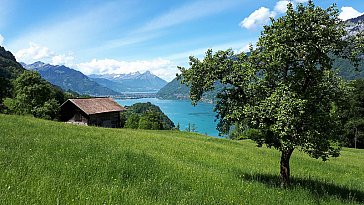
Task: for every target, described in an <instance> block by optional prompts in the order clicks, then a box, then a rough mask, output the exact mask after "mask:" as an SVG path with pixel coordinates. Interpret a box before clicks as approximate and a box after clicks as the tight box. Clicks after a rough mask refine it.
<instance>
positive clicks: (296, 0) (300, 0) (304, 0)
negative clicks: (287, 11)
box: [294, 0, 308, 3]
mask: <svg viewBox="0 0 364 205" xmlns="http://www.w3.org/2000/svg"><path fill="white" fill-rule="evenodd" d="M294 2H296V3H306V2H308V0H295V1H294Z"/></svg>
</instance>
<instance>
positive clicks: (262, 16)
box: [240, 7, 276, 29]
mask: <svg viewBox="0 0 364 205" xmlns="http://www.w3.org/2000/svg"><path fill="white" fill-rule="evenodd" d="M275 15H276V13H275V12H274V11H270V10H269V9H268V8H266V7H260V8H259V9H258V10H255V11H254V12H253V13H251V14H250V15H249V16H248V17H247V18H245V19H244V20H243V21H242V22H240V26H241V27H244V28H247V29H255V28H257V27H258V26H262V25H264V24H267V23H268V22H269V19H270V17H275Z"/></svg>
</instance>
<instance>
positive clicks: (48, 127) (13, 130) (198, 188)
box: [0, 115, 364, 205]
mask: <svg viewBox="0 0 364 205" xmlns="http://www.w3.org/2000/svg"><path fill="white" fill-rule="evenodd" d="M0 130H1V132H0V156H1V157H0V158H1V160H0V162H1V163H0V204H55V203H59V204H124V205H127V204H271V205H281V204H302V205H315V204H362V203H363V202H364V194H363V193H364V184H363V183H362V182H363V181H364V172H363V169H364V164H363V163H362V162H363V160H364V151H363V150H354V149H346V148H344V149H343V150H342V152H341V153H342V156H341V157H340V158H337V159H333V160H330V161H327V162H322V161H318V160H313V159H311V158H309V157H308V156H306V155H305V154H304V153H301V152H296V153H295V155H294V156H292V160H291V161H292V166H293V167H294V168H295V172H294V174H293V179H292V188H291V189H287V190H282V189H279V188H278V186H279V179H278V178H277V177H276V176H275V173H276V171H277V169H276V166H275V165H276V163H277V160H279V157H280V155H279V152H277V151H275V150H271V149H267V148H257V147H256V146H255V143H254V142H251V141H250V140H244V141H232V140H226V139H217V138H212V137H206V136H202V135H198V134H195V133H186V132H177V131H165V130H163V131H155V130H132V129H104V128H97V127H84V126H72V125H68V124H65V123H58V122H52V121H47V120H40V119H35V118H31V117H24V116H10V115H0ZM267 193H268V194H267Z"/></svg>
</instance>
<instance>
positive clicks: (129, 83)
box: [89, 71, 167, 92]
mask: <svg viewBox="0 0 364 205" xmlns="http://www.w3.org/2000/svg"><path fill="white" fill-rule="evenodd" d="M89 77H90V78H91V79H92V80H94V81H95V82H97V83H99V84H100V85H103V86H105V87H108V88H111V89H113V90H115V91H117V92H157V91H158V90H159V89H161V88H162V87H164V86H165V85H166V84H167V81H165V80H163V79H161V78H160V77H158V76H156V75H154V74H152V73H151V72H150V71H146V72H144V73H140V72H134V73H129V74H105V75H95V74H94V75H89Z"/></svg>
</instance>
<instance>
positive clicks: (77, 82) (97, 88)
mask: <svg viewBox="0 0 364 205" xmlns="http://www.w3.org/2000/svg"><path fill="white" fill-rule="evenodd" d="M23 66H24V67H25V68H26V69H28V70H35V71H37V72H39V73H40V75H41V76H42V77H43V78H44V79H46V80H47V81H49V82H50V83H52V84H54V85H57V86H59V87H61V88H62V89H63V90H72V91H75V92H77V93H79V94H86V95H96V96H110V95H118V94H119V93H118V92H116V91H113V90H111V89H109V88H106V87H104V86H102V85H100V84H98V83H97V82H94V81H93V80H91V79H90V78H88V77H87V76H86V75H84V74H83V73H81V72H79V71H77V70H74V69H72V68H69V67H66V66H63V65H50V64H45V63H43V62H35V63H33V64H30V65H26V64H23Z"/></svg>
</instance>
